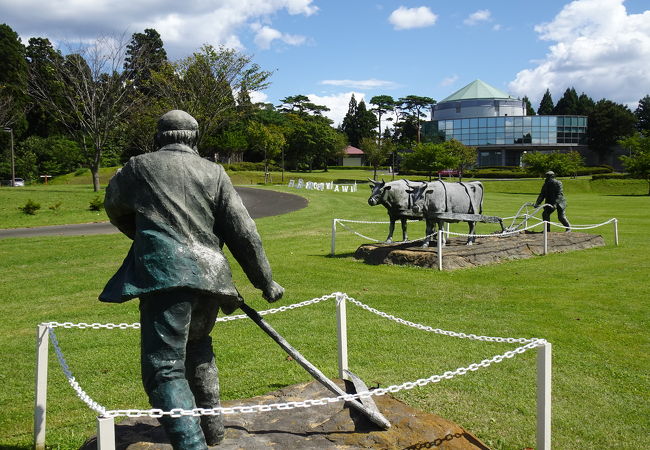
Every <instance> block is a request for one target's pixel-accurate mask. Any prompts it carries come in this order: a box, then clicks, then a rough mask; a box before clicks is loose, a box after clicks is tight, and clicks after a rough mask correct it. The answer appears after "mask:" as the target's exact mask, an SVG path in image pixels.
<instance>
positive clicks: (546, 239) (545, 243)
mask: <svg viewBox="0 0 650 450" xmlns="http://www.w3.org/2000/svg"><path fill="white" fill-rule="evenodd" d="M542 224H543V225H544V254H545V255H548V222H547V221H544V222H542Z"/></svg>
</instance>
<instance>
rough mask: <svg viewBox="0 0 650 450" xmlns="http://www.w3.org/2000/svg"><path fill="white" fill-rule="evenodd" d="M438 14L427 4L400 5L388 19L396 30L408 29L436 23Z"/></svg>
mask: <svg viewBox="0 0 650 450" xmlns="http://www.w3.org/2000/svg"><path fill="white" fill-rule="evenodd" d="M437 20H438V16H437V15H436V14H434V13H433V12H431V9H429V8H428V7H427V6H420V7H419V8H406V7H405V6H400V7H399V8H397V9H396V10H395V11H393V12H392V13H391V14H390V17H389V18H388V21H389V22H390V23H391V24H393V28H395V29H396V30H408V29H411V28H423V27H429V26H432V25H435V23H436V21H437Z"/></svg>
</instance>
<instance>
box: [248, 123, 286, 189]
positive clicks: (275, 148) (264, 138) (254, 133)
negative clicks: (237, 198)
mask: <svg viewBox="0 0 650 450" xmlns="http://www.w3.org/2000/svg"><path fill="white" fill-rule="evenodd" d="M247 132H248V142H249V146H250V147H251V148H252V149H254V150H258V151H260V152H262V153H263V156H264V183H268V174H269V158H275V157H276V156H277V155H279V154H280V152H281V151H282V149H283V147H284V146H285V144H286V141H285V139H284V135H283V134H282V132H281V130H280V129H279V128H278V127H276V126H274V125H268V126H267V125H264V124H262V123H260V122H255V121H251V122H250V123H249V124H248V128H247Z"/></svg>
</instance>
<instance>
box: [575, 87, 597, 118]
mask: <svg viewBox="0 0 650 450" xmlns="http://www.w3.org/2000/svg"><path fill="white" fill-rule="evenodd" d="M594 106H595V103H594V101H593V100H592V99H591V97H589V96H588V95H587V94H585V93H584V92H583V93H582V94H580V96H579V97H578V109H577V112H576V114H579V115H581V116H588V115H589V114H591V112H592V111H593V110H594Z"/></svg>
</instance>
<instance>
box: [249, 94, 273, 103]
mask: <svg viewBox="0 0 650 450" xmlns="http://www.w3.org/2000/svg"><path fill="white" fill-rule="evenodd" d="M248 95H249V96H250V98H251V103H253V104H255V103H267V102H268V100H269V96H268V95H266V94H265V93H264V92H261V91H250V92H249V93H248Z"/></svg>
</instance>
